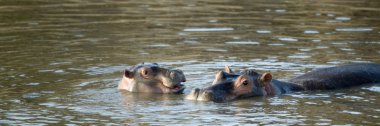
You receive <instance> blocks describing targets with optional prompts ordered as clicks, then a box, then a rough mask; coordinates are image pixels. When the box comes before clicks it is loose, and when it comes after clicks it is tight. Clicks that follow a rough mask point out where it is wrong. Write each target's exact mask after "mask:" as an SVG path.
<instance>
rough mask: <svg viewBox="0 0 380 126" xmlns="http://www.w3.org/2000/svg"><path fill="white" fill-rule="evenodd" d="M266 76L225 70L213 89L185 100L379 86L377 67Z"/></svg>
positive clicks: (210, 88) (376, 65)
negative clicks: (285, 79)
mask: <svg viewBox="0 0 380 126" xmlns="http://www.w3.org/2000/svg"><path fill="white" fill-rule="evenodd" d="M272 78H273V77H272V75H271V74H270V73H263V74H259V73H257V72H255V71H254V70H245V71H243V72H241V73H240V74H236V73H233V72H232V71H231V69H230V68H229V67H226V70H225V72H219V73H217V74H216V76H215V80H214V82H213V85H211V86H210V87H207V88H204V89H198V88H197V89H194V90H192V91H191V93H190V94H189V95H187V96H186V99H190V100H198V101H214V102H225V101H230V100H233V99H237V98H242V97H254V96H273V95H279V94H285V93H290V92H295V91H304V90H331V89H341V88H346V87H351V86H356V85H362V84H369V83H380V65H379V64H351V65H343V66H337V67H330V68H323V69H318V70H315V71H311V72H309V73H306V74H304V75H301V76H298V77H295V78H293V79H290V80H289V82H283V81H278V80H275V79H272Z"/></svg>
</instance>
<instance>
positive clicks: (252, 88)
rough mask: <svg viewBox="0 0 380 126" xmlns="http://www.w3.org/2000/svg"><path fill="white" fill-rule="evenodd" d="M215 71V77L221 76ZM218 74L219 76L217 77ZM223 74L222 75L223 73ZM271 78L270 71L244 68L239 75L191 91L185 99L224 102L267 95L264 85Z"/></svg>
mask: <svg viewBox="0 0 380 126" xmlns="http://www.w3.org/2000/svg"><path fill="white" fill-rule="evenodd" d="M222 75H223V74H220V73H217V75H216V79H218V78H223V77H221V76H222ZM218 76H219V77H218ZM223 76H224V75H223ZM271 80H272V75H271V74H270V73H264V74H258V73H257V72H255V71H253V70H245V71H243V72H242V73H241V74H240V75H238V76H235V77H231V78H229V79H225V80H224V81H215V80H214V82H217V83H215V84H213V85H211V86H210V87H207V88H204V89H199V88H196V89H194V90H192V91H191V93H190V94H189V95H187V96H186V99H189V100H197V101H214V102H226V101H230V100H234V99H238V98H244V97H253V96H263V95H267V91H266V89H265V87H267V86H266V85H269V83H270V81H271Z"/></svg>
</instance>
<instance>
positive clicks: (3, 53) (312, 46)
mask: <svg viewBox="0 0 380 126" xmlns="http://www.w3.org/2000/svg"><path fill="white" fill-rule="evenodd" d="M0 5H1V6H0V58H1V60H2V61H1V62H0V88H1V89H2V90H0V124H8V125H56V124H58V125H59V124H61V125H63V124H68V125H89V124H95V125H99V124H108V125H117V124H131V125H133V124H135V125H156V124H157V125H180V124H184V125H218V124H223V125H235V124H236V125H242V124H259V125H266V124H269V125H270V124H284V125H379V123H380V122H379V113H380V108H379V107H378V106H379V103H380V102H379V85H378V84H375V85H368V86H363V87H355V88H350V89H343V90H337V91H323V92H299V93H293V94H288V95H283V96H275V97H260V98H249V99H243V100H238V101H233V102H228V103H212V102H194V101H188V100H183V97H184V95H157V94H153V95H152V94H134V93H127V92H119V91H118V90H117V84H118V82H119V80H120V78H121V75H122V71H123V70H124V69H126V68H127V67H128V66H131V65H134V64H136V63H140V62H158V63H159V64H160V65H162V66H163V67H167V68H175V69H182V70H183V71H185V75H186V78H187V82H186V86H187V88H186V90H185V93H189V92H190V90H191V89H193V88H199V87H205V86H208V85H210V84H211V82H212V80H213V76H214V74H215V73H216V72H217V71H219V70H222V69H223V67H224V66H225V65H230V66H232V68H234V69H236V70H241V69H246V68H250V69H256V70H257V71H259V72H271V73H272V74H273V76H274V78H276V79H280V80H287V79H290V78H292V77H295V76H297V75H300V74H304V73H306V72H308V71H311V70H313V69H318V68H323V67H329V66H336V65H340V64H347V63H358V62H359V63H362V62H364V63H380V59H379V58H378V55H379V54H380V30H379V28H380V23H379V22H380V18H379V17H378V15H380V9H379V7H380V2H378V1H369V0H363V1H349V0H340V1H331V0H319V1H305V0H292V1H273V0H265V1H264V0H255V1H251V0H243V1H228V0H225V1H211V0H202V1H197V0H195V1H183V0H182V1H165V0H157V1H150V0H139V1H135V0H131V1H118V0H97V1H88V0H61V1H46V0H17V1H14V0H2V1H0Z"/></svg>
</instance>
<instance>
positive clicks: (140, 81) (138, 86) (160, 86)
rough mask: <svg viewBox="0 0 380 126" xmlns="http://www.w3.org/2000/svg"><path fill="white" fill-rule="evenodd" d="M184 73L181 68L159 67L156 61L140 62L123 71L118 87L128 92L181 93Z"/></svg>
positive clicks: (183, 87)
mask: <svg viewBox="0 0 380 126" xmlns="http://www.w3.org/2000/svg"><path fill="white" fill-rule="evenodd" d="M185 81H186V78H185V75H184V74H183V72H182V71H181V70H169V69H166V68H161V67H159V66H158V64H157V63H141V64H137V65H135V66H132V67H130V68H129V69H126V70H125V71H124V75H123V78H122V80H121V81H120V83H119V87H118V89H120V90H127V91H129V92H146V93H182V92H183V90H184V89H185V86H184V85H183V84H182V82H185Z"/></svg>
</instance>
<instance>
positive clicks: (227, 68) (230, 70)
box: [224, 65, 234, 73]
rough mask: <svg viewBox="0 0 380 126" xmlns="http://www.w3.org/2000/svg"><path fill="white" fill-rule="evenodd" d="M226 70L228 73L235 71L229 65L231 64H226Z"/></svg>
mask: <svg viewBox="0 0 380 126" xmlns="http://www.w3.org/2000/svg"><path fill="white" fill-rule="evenodd" d="M224 71H225V72H226V73H234V72H233V71H232V69H231V68H230V67H229V66H227V65H226V66H224Z"/></svg>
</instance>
